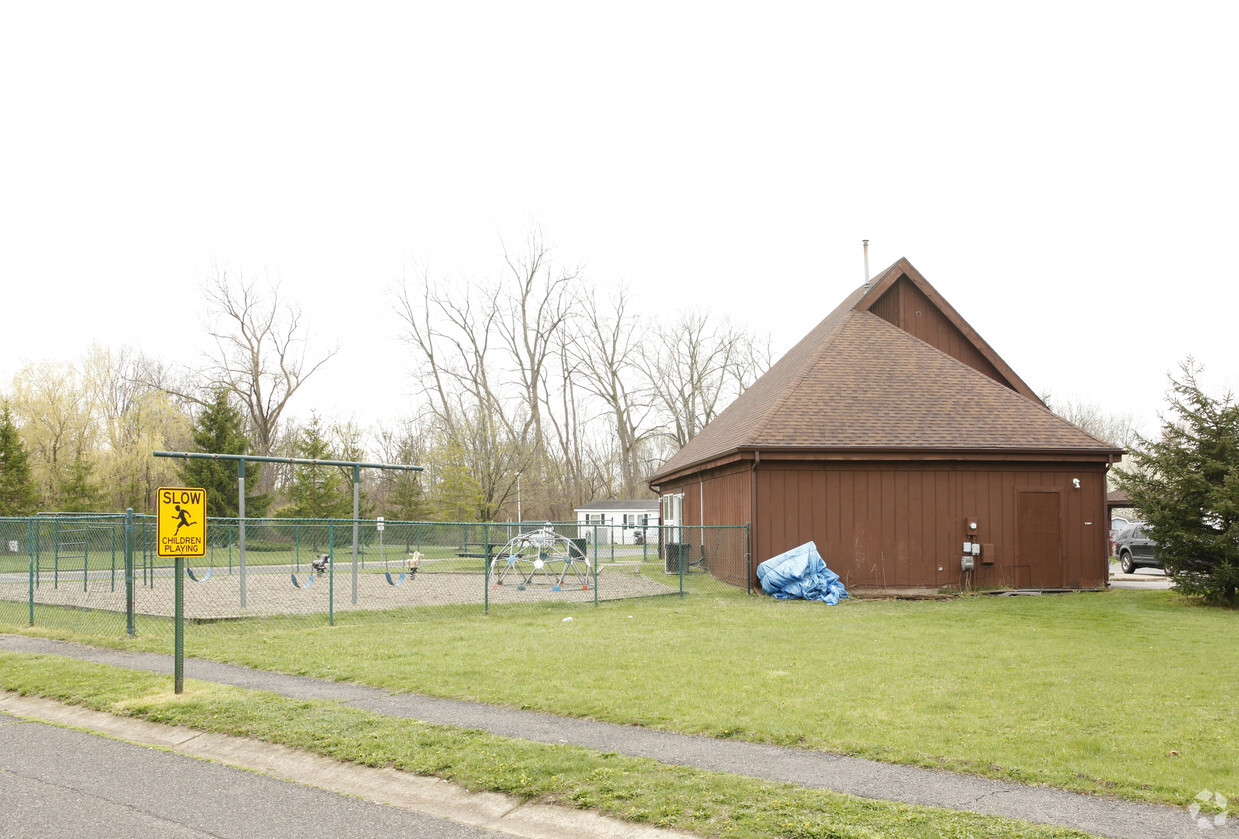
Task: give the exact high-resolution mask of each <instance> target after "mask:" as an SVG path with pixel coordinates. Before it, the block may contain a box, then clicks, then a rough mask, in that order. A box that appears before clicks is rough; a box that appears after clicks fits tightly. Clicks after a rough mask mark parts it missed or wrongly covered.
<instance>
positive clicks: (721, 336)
mask: <svg viewBox="0 0 1239 839" xmlns="http://www.w3.org/2000/svg"><path fill="white" fill-rule="evenodd" d="M768 365H769V354H768V352H766V351H763V350H762V348H761V346H760V345H759V344H758V342H757V341H756V340H754V338H753V336H752V335H750V334H749V333H748V332H747V331H746V330H744V329H740V328H737V327H735V326H733V325H732V324H731V322H730V321H729V320H728V319H727V318H722V319H717V318H715V317H713V316H712V315H711V314H710V313H709V312H706V311H703V310H696V311H689V312H685V313H683V314H682V315H681V316H680V317H679V318H678V319H677V320H675V321H673V322H672V323H670V324H665V325H662V326H659V327H658V328H656V329H655V330H654V335H653V340H652V342H651V344H650V346H648V347H646V348H644V349H643V352H642V356H641V367H642V371H643V372H644V374H645V377H646V380H647V382H648V383H649V385H650V387H651V388H652V390H653V393H654V396H655V400H656V402H657V404H658V406H659V409H660V410H661V411H662V412H663V413H664V415H665V424H666V432H665V433H667V434H668V435H669V436H670V438H671V440H672V441H673V443H674V444H675V445H676V446H677V447H679V446H684V445H686V444H687V443H688V441H689V440H691V439H693V437H695V436H697V433H698V432H700V431H701V429H703V428H705V426H706V425H707V424H708V423H709V422H710V421H711V420H713V419H714V418H715V417H716V416H718V414H719V413H720V412H721V411H722V410H723V409H724V408H726V407H727V406H728V405H730V404H731V402H732V401H733V400H734V399H735V398H736V397H737V396H739V395H740V393H741V392H742V391H743V390H744V389H745V388H746V387H748V385H749V384H752V382H753V380H754V379H756V378H757V376H759V375H761V373H762V372H764V370H765V369H766V367H767V366H768Z"/></svg>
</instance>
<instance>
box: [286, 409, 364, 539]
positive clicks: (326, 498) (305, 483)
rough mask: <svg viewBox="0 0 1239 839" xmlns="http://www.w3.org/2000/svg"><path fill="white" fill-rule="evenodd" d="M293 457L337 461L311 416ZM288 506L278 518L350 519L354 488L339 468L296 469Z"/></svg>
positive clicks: (300, 436)
mask: <svg viewBox="0 0 1239 839" xmlns="http://www.w3.org/2000/svg"><path fill="white" fill-rule="evenodd" d="M294 450H295V451H296V457H299V458H305V459H307V460H337V459H338V458H336V457H335V455H334V453H333V452H332V449H331V444H330V443H329V442H328V440H327V437H326V435H325V433H324V431H323V423H322V420H321V419H319V417H318V415H317V414H311V415H310V423H309V425H307V426H306V427H305V428H304V429H302V431H301V434H300V435H299V436H298V437H297V442H296V446H295V449H294ZM287 495H288V505H287V506H285V507H282V508H281V509H280V510H279V512H278V513H277V515H279V516H283V517H286V518H302V519H350V520H351V519H352V518H353V486H352V478H351V476H349V477H347V478H346V477H345V475H344V472H343V471H341V468H340V467H338V466H305V465H300V464H298V465H296V466H294V467H293V470H292V480H291V481H290V482H289V485H288V492H287Z"/></svg>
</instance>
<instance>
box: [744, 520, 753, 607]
mask: <svg viewBox="0 0 1239 839" xmlns="http://www.w3.org/2000/svg"><path fill="white" fill-rule="evenodd" d="M749 524H750V523H749V522H747V521H746V522H745V523H744V593H745V594H752V593H753V549H752V547H751V546H750V545H749V536H750V533H749Z"/></svg>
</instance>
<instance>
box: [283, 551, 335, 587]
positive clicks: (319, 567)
mask: <svg viewBox="0 0 1239 839" xmlns="http://www.w3.org/2000/svg"><path fill="white" fill-rule="evenodd" d="M330 567H331V555H330V554H319V555H318V559H315V560H311V561H310V568H312V569H313V571H312V573H311V574H310V576H308V577H306V578H305V582H304V583H299V582H297V575H296V574H289V576H290V577H292V578H293V585H295V586H296V587H297V588H309V587H310V586H312V585H314V577H315V576H320V577H321V576H322V575H323V574H326V573H327V569H328V568H330Z"/></svg>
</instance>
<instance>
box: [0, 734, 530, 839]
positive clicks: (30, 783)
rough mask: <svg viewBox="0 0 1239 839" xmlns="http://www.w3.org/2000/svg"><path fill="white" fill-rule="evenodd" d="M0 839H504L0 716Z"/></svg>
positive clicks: (255, 775)
mask: <svg viewBox="0 0 1239 839" xmlns="http://www.w3.org/2000/svg"><path fill="white" fill-rule="evenodd" d="M0 801H2V802H3V811H4V816H3V818H2V819H0V837H4V839H19V837H20V838H21V839H27V837H29V838H30V839H34V837H38V839H61V837H63V839H81V837H84V836H88V837H90V838H91V839H112V837H115V839H137V838H138V837H152V838H153V837H160V839H182V837H184V839H190V837H193V838H194V839H198V838H199V837H203V838H205V837H210V838H211V839H229V838H230V837H236V839H260V837H268V836H269V837H297V839H319V837H321V839H373V837H375V836H419V837H433V839H499V838H500V837H503V839H509V837H508V835H507V834H502V833H496V832H494V831H490V830H483V829H481V828H477V827H472V826H469V825H466V824H459V823H453V822H450V821H447V820H445V819H441V818H434V817H432V816H427V815H423V814H422V813H418V812H414V811H412V810H407V809H401V808H398V807H390V806H385V805H382V804H375V803H372V802H369V801H363V800H361V799H359V798H354V797H351V796H348V795H340V794H337V793H333V792H327V791H325V790H322V789H316V788H314V787H311V786H305V785H302V784H296V783H290V782H288V781H281V780H277V779H275V778H272V777H269V776H267V775H262V774H258V773H256V772H246V771H244V770H241V769H234V768H232V767H230V766H224V765H222V764H219V763H212V762H208V761H205V760H195V759H194V758H191V757H185V756H183V755H179V754H174V753H172V752H168V751H162V750H159V749H152V748H146V747H143V746H137V745H133V744H131V743H125V742H121V741H119V740H113V739H109V738H107V737H101V736H98V735H95V734H87V733H84V732H81V731H73V730H70V729H65V728H59V727H56V726H52V725H46V724H42V723H37V722H26V721H23V720H20V719H18V718H17V717H14V716H11V715H9V714H5V713H0Z"/></svg>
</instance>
